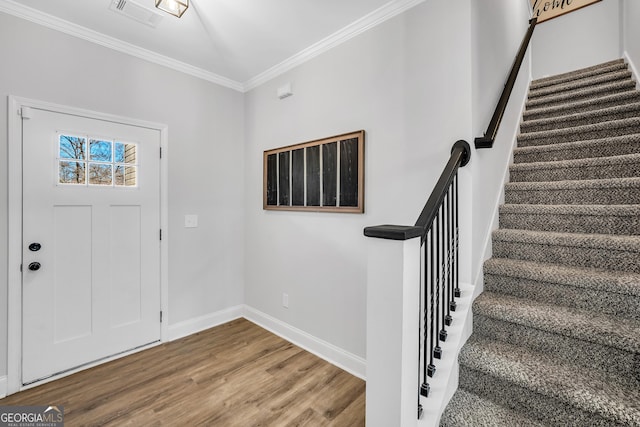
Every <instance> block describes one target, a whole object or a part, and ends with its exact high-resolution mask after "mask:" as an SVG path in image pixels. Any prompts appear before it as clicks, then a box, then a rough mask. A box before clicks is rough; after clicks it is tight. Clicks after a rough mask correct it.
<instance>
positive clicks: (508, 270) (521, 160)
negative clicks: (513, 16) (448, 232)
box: [440, 60, 640, 427]
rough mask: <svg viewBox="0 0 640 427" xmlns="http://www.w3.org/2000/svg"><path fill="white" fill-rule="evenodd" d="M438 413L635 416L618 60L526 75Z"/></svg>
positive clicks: (634, 228) (629, 102) (633, 308)
mask: <svg viewBox="0 0 640 427" xmlns="http://www.w3.org/2000/svg"><path fill="white" fill-rule="evenodd" d="M510 172H511V174H510V177H511V182H509V183H508V184H507V185H506V188H505V204H504V205H503V206H501V208H500V228H499V229H498V230H496V231H495V232H494V234H493V258H492V259H490V260H488V261H487V262H486V263H485V266H484V276H485V287H484V292H483V293H482V294H481V295H480V296H479V297H478V298H477V299H476V301H475V302H474V304H473V313H474V327H473V334H472V336H471V338H470V339H469V340H468V341H467V343H466V344H465V345H464V347H463V348H462V350H461V352H460V355H459V364H460V385H459V389H458V391H457V392H456V393H455V395H454V397H453V398H452V400H451V402H450V403H449V405H448V406H447V409H446V410H445V412H444V414H443V415H442V418H441V421H440V423H441V426H474V427H477V426H509V427H512V426H590V427H591V426H618V425H621V426H640V92H639V91H637V90H635V82H634V81H633V80H632V79H631V73H630V72H629V71H628V69H627V66H626V64H625V63H624V62H623V61H622V60H618V61H612V62H608V63H605V64H601V65H597V66H594V67H590V68H585V69H582V70H578V71H575V72H571V73H565V74H562V75H558V76H554V77H549V78H544V79H540V80H536V81H534V82H532V84H531V87H530V90H529V99H528V101H527V104H526V112H525V113H524V117H523V122H522V124H521V133H520V135H519V136H518V148H516V149H515V151H514V164H513V165H512V167H511V170H510Z"/></svg>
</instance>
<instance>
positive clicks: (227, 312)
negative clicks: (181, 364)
mask: <svg viewBox="0 0 640 427" xmlns="http://www.w3.org/2000/svg"><path fill="white" fill-rule="evenodd" d="M243 311H244V310H243V306H242V305H236V306H234V307H229V308H226V309H224V310H220V311H216V312H215V313H209V314H206V315H204V316H200V317H195V318H193V319H188V320H184V321H182V322H178V323H176V324H175V325H169V334H168V335H169V336H168V340H169V341H174V340H177V339H179V338H184V337H186V336H189V335H192V334H195V333H197V332H200V331H204V330H205V329H209V328H213V327H215V326H219V325H222V324H223V323H227V322H231V321H232V320H235V319H239V318H241V317H242V313H243Z"/></svg>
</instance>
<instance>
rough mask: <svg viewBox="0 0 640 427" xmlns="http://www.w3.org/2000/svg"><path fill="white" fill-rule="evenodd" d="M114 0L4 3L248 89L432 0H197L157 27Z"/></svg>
mask: <svg viewBox="0 0 640 427" xmlns="http://www.w3.org/2000/svg"><path fill="white" fill-rule="evenodd" d="M113 1H114V0H0V11H2V12H7V13H10V14H13V15H16V16H19V17H22V18H26V19H29V20H31V21H34V22H37V23H40V24H44V25H47V26H49V27H52V28H55V29H57V30H61V31H64V32H66V33H70V34H74V35H76V36H79V37H82V38H85V39H88V40H91V41H93V42H96V43H99V44H102V45H105V46H108V47H111V48H114V49H117V50H120V51H124V52H127V53H130V54H133V55H136V56H140V57H143V58H145V59H148V60H151V61H153V62H157V63H161V64H163V65H166V66H169V67H172V68H175V69H178V70H180V71H184V72H187V73H189V74H192V75H196V76H198V77H201V78H204V79H207V80H210V81H214V82H216V83H219V84H222V85H225V86H228V87H231V88H233V89H236V90H240V91H245V90H248V89H251V88H253V87H255V86H257V85H259V84H261V83H263V82H264V81H267V80H269V79H270V78H273V77H274V76H276V75H278V74H280V73H282V72H284V71H286V70H288V69H290V68H292V67H293V66H295V65H298V64H299V63H302V62H304V61H305V60H308V59H310V58H312V57H314V56H316V55H318V54H319V53H322V52H324V51H326V50H327V49H330V48H331V47H333V46H335V45H337V44H339V43H341V42H343V41H346V40H348V39H349V38H351V37H353V36H355V35H357V34H359V33H361V32H362V31H365V30H367V29H368V28H371V27H372V26H374V25H377V24H379V23H381V22H383V21H385V20H387V19H389V18H391V17H393V16H395V15H397V14H398V13H401V12H403V11H404V10H407V9H409V8H410V7H413V6H415V5H416V4H418V3H421V2H422V1H424V0H191V5H190V7H189V9H188V10H187V11H186V13H185V14H184V15H183V16H182V18H180V19H178V18H175V17H173V16H171V15H168V14H165V13H162V12H160V13H162V19H161V20H160V22H159V23H158V25H157V26H156V28H152V27H151V26H148V25H145V24H142V23H140V22H137V21H135V20H133V19H130V18H128V17H126V16H123V15H121V14H119V13H116V12H114V11H112V10H110V9H109V6H110V5H111V3H112V2H113ZM127 1H128V2H133V3H137V4H139V5H141V6H144V7H146V8H148V9H150V10H156V9H155V8H154V4H155V3H154V0H127ZM156 11H157V10H156Z"/></svg>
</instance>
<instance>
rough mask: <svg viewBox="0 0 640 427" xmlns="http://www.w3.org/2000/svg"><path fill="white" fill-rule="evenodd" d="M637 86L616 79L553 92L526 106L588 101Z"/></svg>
mask: <svg viewBox="0 0 640 427" xmlns="http://www.w3.org/2000/svg"><path fill="white" fill-rule="evenodd" d="M635 87H636V84H635V82H634V81H633V80H622V81H616V82H611V83H607V84H603V85H598V86H594V87H587V88H583V89H577V90H574V91H571V92H566V93H564V92H563V93H559V94H551V95H546V96H541V97H538V98H534V99H530V100H527V102H526V103H525V108H526V109H527V110H529V109H532V108H540V107H550V106H554V105H558V104H561V103H565V102H576V101H580V100H582V101H586V100H589V99H595V98H599V97H602V96H604V95H612V94H614V93H622V92H628V91H632V90H634V89H635Z"/></svg>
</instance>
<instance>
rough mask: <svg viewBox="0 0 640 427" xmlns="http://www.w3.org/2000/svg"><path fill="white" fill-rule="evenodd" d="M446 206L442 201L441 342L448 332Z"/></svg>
mask: <svg viewBox="0 0 640 427" xmlns="http://www.w3.org/2000/svg"><path fill="white" fill-rule="evenodd" d="M445 206H446V203H445V202H444V200H443V201H442V205H440V212H439V213H438V214H439V215H440V220H441V221H440V222H441V226H442V239H441V240H440V251H441V252H442V262H441V263H440V274H441V278H440V286H441V287H442V295H441V300H442V311H441V312H440V315H441V316H442V329H440V333H439V335H438V337H439V338H440V341H442V342H444V341H446V340H447V331H446V330H445V325H446V317H447V305H448V304H447V277H446V274H447V259H446V256H447V253H446V245H447V244H446V232H447V227H446V215H445V212H444V210H445Z"/></svg>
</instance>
